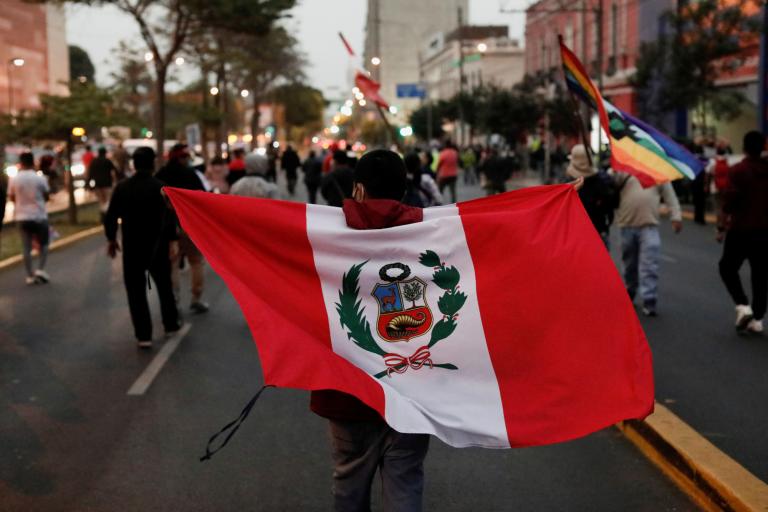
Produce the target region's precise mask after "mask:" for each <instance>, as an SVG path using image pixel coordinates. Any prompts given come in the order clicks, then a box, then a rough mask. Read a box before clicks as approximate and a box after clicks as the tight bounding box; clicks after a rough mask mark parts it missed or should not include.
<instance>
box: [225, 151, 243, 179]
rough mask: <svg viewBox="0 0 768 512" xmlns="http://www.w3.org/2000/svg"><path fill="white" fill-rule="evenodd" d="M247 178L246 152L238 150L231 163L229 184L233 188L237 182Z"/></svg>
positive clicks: (228, 177)
mask: <svg viewBox="0 0 768 512" xmlns="http://www.w3.org/2000/svg"><path fill="white" fill-rule="evenodd" d="M244 176H245V150H243V148H237V149H236V150H234V151H233V152H232V161H231V162H229V175H227V182H228V183H229V186H230V187H231V186H232V185H234V184H235V183H237V180H239V179H240V178H242V177H244Z"/></svg>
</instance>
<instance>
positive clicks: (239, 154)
mask: <svg viewBox="0 0 768 512" xmlns="http://www.w3.org/2000/svg"><path fill="white" fill-rule="evenodd" d="M243 155H245V150H244V149H243V148H237V149H236V150H234V151H233V152H232V156H234V157H235V158H240V157H242V156H243ZM222 162H223V160H222ZM211 163H213V162H211ZM214 165H215V164H214Z"/></svg>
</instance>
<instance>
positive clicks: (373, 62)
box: [371, 57, 381, 66]
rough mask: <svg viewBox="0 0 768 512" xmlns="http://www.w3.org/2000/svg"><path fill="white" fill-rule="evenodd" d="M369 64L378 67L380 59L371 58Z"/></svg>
mask: <svg viewBox="0 0 768 512" xmlns="http://www.w3.org/2000/svg"><path fill="white" fill-rule="evenodd" d="M371 64H373V65H374V66H378V65H379V64H381V59H380V58H379V57H372V58H371Z"/></svg>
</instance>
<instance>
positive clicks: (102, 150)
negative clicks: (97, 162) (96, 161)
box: [99, 146, 107, 156]
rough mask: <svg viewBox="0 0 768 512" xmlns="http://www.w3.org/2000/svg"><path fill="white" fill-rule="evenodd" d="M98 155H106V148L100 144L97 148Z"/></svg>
mask: <svg viewBox="0 0 768 512" xmlns="http://www.w3.org/2000/svg"><path fill="white" fill-rule="evenodd" d="M99 156H107V148H105V147H104V146H101V147H100V148H99Z"/></svg>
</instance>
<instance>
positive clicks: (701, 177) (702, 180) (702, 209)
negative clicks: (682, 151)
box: [691, 146, 707, 226]
mask: <svg viewBox="0 0 768 512" xmlns="http://www.w3.org/2000/svg"><path fill="white" fill-rule="evenodd" d="M697 149H698V153H697V154H696V156H697V157H698V158H699V159H700V160H703V161H704V162H706V161H707V158H705V156H704V148H702V147H701V146H698V147H697ZM706 178H707V173H705V172H700V173H699V174H698V175H697V176H696V177H695V178H694V179H693V180H692V181H691V198H692V199H693V222H695V223H696V224H699V225H701V226H706V224H707V221H706V219H705V213H706V209H707V179H706Z"/></svg>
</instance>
